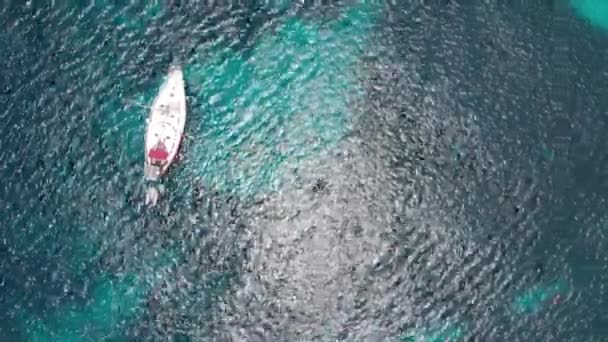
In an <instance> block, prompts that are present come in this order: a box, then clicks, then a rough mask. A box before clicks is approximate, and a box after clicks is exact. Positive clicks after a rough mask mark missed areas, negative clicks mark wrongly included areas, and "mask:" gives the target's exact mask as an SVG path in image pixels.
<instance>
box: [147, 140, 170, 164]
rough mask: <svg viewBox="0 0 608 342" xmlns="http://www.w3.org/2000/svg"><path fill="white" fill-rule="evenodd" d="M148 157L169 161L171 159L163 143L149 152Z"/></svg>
mask: <svg viewBox="0 0 608 342" xmlns="http://www.w3.org/2000/svg"><path fill="white" fill-rule="evenodd" d="M148 157H150V158H152V159H156V160H167V158H168V157H169V152H167V149H166V148H165V144H163V143H162V142H161V143H158V144H157V145H156V146H154V147H153V148H152V149H151V150H150V152H148Z"/></svg>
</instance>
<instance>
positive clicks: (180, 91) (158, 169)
mask: <svg viewBox="0 0 608 342" xmlns="http://www.w3.org/2000/svg"><path fill="white" fill-rule="evenodd" d="M185 126H186V89H185V82H184V75H183V71H182V69H181V67H178V66H172V67H171V68H170V69H169V74H168V75H167V79H166V80H165V81H164V83H163V84H162V86H161V87H160V90H159V92H158V95H157V96H156V98H155V99H154V101H153V103H152V107H151V108H150V114H149V117H148V120H147V127H146V137H145V139H146V144H145V168H144V176H145V178H146V179H147V180H151V181H156V180H158V179H159V178H160V177H162V176H163V175H164V174H165V173H166V172H167V170H168V168H169V166H171V164H172V163H173V161H174V160H175V157H176V156H177V154H178V152H179V148H180V145H181V141H182V138H183V135H184V128H185ZM159 146H162V148H160V149H162V150H163V156H162V157H161V158H160V159H159V158H153V156H158V154H157V153H156V151H157V150H158V149H159ZM153 149H154V150H155V152H154V153H151V152H152V150H153Z"/></svg>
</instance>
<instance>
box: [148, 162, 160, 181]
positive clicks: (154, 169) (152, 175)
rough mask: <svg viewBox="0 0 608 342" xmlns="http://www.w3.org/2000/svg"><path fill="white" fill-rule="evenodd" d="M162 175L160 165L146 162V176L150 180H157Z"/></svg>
mask: <svg viewBox="0 0 608 342" xmlns="http://www.w3.org/2000/svg"><path fill="white" fill-rule="evenodd" d="M161 175H162V170H161V168H160V166H156V165H151V164H148V163H145V164H144V178H145V179H146V180H148V181H157V180H159V179H160V176H161Z"/></svg>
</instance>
